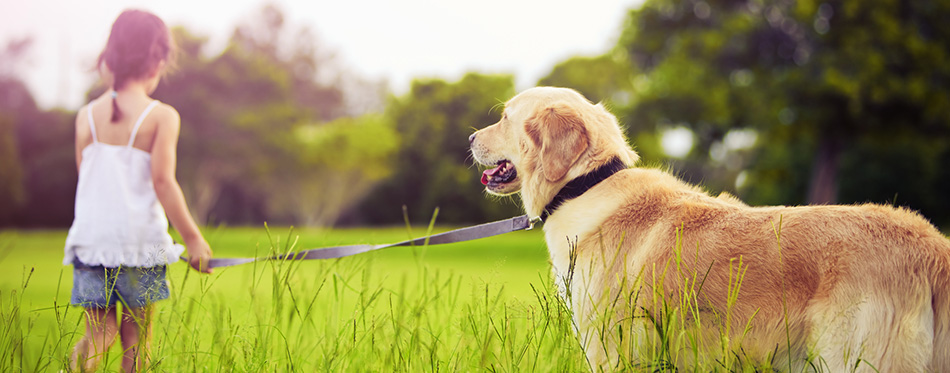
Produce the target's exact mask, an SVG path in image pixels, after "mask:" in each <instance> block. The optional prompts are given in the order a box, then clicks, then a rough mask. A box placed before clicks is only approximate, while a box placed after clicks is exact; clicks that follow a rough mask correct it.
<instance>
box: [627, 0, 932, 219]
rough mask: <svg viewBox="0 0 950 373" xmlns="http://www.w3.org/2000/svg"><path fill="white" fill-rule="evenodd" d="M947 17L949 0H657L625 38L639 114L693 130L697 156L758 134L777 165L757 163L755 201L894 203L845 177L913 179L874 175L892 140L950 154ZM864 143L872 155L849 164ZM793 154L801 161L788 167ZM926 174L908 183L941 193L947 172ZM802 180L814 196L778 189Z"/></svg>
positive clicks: (632, 18) (634, 19) (633, 17)
mask: <svg viewBox="0 0 950 373" xmlns="http://www.w3.org/2000/svg"><path fill="white" fill-rule="evenodd" d="M947 15H950V3H947V2H940V1H918V2H906V1H897V0H878V1H861V2H853V1H852V2H847V1H819V0H802V1H776V2H762V1H754V0H749V1H701V0H700V1H693V0H689V1H680V0H652V1H647V2H646V3H645V4H644V5H643V7H642V8H641V9H639V10H633V11H631V12H630V15H629V17H628V19H627V22H626V24H625V26H624V31H623V34H622V36H621V38H620V43H619V45H620V47H621V48H623V50H625V51H627V53H628V55H629V56H630V59H631V61H632V62H633V64H634V66H635V67H636V68H638V69H640V70H642V71H643V72H644V76H643V77H642V78H638V79H639V80H640V81H641V82H642V84H636V83H635V89H636V88H638V89H636V93H637V94H636V95H635V97H636V98H637V99H636V102H635V104H634V105H632V106H631V108H630V109H629V112H630V116H631V117H632V118H635V120H637V121H643V122H647V123H663V122H667V123H682V124H684V125H686V126H688V127H690V128H691V129H692V130H693V131H694V132H695V133H696V134H697V138H698V139H699V141H698V142H697V143H698V144H697V147H696V149H695V151H694V157H696V158H697V159H703V158H708V154H709V152H710V150H711V148H712V146H713V145H714V144H716V143H717V142H721V141H722V139H723V138H724V137H725V135H726V134H727V133H728V132H729V131H730V130H733V129H736V128H750V129H755V130H756V131H758V133H759V140H760V141H759V144H760V145H761V146H760V147H759V148H758V149H757V153H756V154H757V156H758V158H759V159H764V160H767V161H768V162H762V163H760V162H755V163H756V164H760V165H761V166H757V167H753V168H752V170H751V173H750V176H749V180H750V184H754V185H756V188H750V190H751V192H750V193H749V195H750V196H751V197H752V198H751V199H753V200H754V201H753V202H766V203H801V202H806V201H807V202H810V203H829V202H835V201H844V202H854V201H863V200H872V201H879V202H884V201H891V200H893V196H894V192H896V191H895V190H887V191H885V190H878V191H876V192H875V194H873V195H872V194H870V193H867V192H868V190H867V189H862V190H856V189H852V188H844V187H843V185H841V180H862V182H863V183H868V182H872V181H875V182H872V183H877V184H881V182H883V181H884V180H881V179H879V178H880V177H886V178H891V179H893V178H895V176H898V175H906V176H911V175H907V174H905V173H903V171H902V170H901V169H899V168H898V169H895V170H891V173H890V174H884V175H881V174H879V175H877V176H872V175H870V174H868V173H865V170H867V169H870V168H875V167H878V166H870V165H872V164H879V165H881V166H884V165H885V164H886V163H888V162H889V160H888V159H886V157H887V155H888V152H887V151H886V150H887V149H888V146H887V143H888V142H889V141H888V140H889V139H895V140H899V139H904V140H901V141H906V142H909V143H912V144H922V146H919V147H916V148H917V149H916V150H911V148H915V147H914V146H911V147H910V148H908V149H907V151H908V152H916V156H914V157H911V158H906V157H904V158H905V159H907V160H910V159H917V160H920V159H921V158H922V157H931V158H933V157H934V156H936V158H940V157H942V155H941V154H945V153H946V152H947V149H946V146H941V145H940V144H946V138H947V135H948V132H950V106H948V105H946V104H945V103H946V102H950V49H948V48H947V47H946V46H947V45H948V43H950V27H948V26H947V24H946V22H943V21H942V20H943V19H944V18H945V17H946V16H947ZM878 147H880V148H878ZM788 148H793V149H795V150H794V151H793V152H791V154H789V151H788ZM872 148H873V149H875V151H873V152H872V151H869V149H872ZM862 149H863V150H862ZM924 150H926V151H930V152H936V153H935V154H924V153H923V151H924ZM777 153H785V155H784V156H782V155H780V154H777ZM859 153H860V154H862V155H868V156H870V158H864V159H861V161H860V165H859V164H858V163H857V162H853V161H848V160H849V159H857V158H856V157H857V154H859ZM809 156H811V157H810V160H805V161H804V162H803V158H807V157H809ZM783 157H785V158H784V159H787V160H788V162H787V164H790V165H795V166H793V167H789V168H788V170H786V171H779V172H776V170H775V169H774V167H777V166H779V165H780V164H781V163H782V162H781V160H782V159H783ZM789 157H790V158H789ZM776 160H779V162H775V161H776ZM849 162H850V163H849ZM803 163H804V164H807V166H804V167H802V166H801V165H802V164H803ZM924 163H925V164H926V162H924ZM846 165H847V166H853V167H852V168H844V167H843V166H846ZM765 167H768V168H765ZM921 167H927V166H921ZM920 171H921V172H922V174H921V176H913V177H911V179H922V180H920V182H919V183H915V186H914V187H908V188H902V190H905V191H910V190H917V192H919V191H920V190H921V189H928V190H934V189H935V188H936V187H937V186H936V183H939V182H940V181H939V180H943V179H944V178H945V177H943V176H940V175H943V174H945V172H942V171H938V170H932V171H926V172H924V171H923V170H920ZM928 175H934V176H932V177H931V176H928ZM802 179H805V180H810V181H809V182H808V186H807V192H805V191H800V192H795V193H789V192H778V193H776V192H771V191H768V190H769V189H771V188H778V189H782V188H790V187H794V186H796V185H798V186H800V184H799V180H802ZM846 193H847V194H846ZM878 193H879V194H878ZM912 193H913V192H912ZM774 197H782V198H792V199H784V200H772V199H771V198H774ZM799 198H801V199H799ZM915 207H917V208H921V209H924V207H925V206H915ZM931 207H933V205H931ZM943 210H944V211H946V208H943ZM941 215H942V216H943V219H946V217H948V214H946V213H943V214H941Z"/></svg>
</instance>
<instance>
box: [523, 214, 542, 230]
mask: <svg viewBox="0 0 950 373" xmlns="http://www.w3.org/2000/svg"><path fill="white" fill-rule="evenodd" d="M540 222H542V220H541V217H540V216H535V217H533V218H530V219H528V227H527V228H525V229H524V230H526V231H530V230H532V229H534V225H535V224H537V223H540Z"/></svg>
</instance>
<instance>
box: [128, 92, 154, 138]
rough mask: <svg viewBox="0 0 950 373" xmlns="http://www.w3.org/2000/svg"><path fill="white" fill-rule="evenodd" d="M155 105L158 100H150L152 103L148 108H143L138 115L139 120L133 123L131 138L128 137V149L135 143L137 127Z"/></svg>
mask: <svg viewBox="0 0 950 373" xmlns="http://www.w3.org/2000/svg"><path fill="white" fill-rule="evenodd" d="M155 105H158V100H152V102H150V103H149V104H148V106H146V107H145V110H142V114H141V115H139V119H138V120H137V121H135V127H132V136H129V147H130V148H131V147H132V143H134V142H135V135H136V134H137V133H138V132H139V127H141V126H142V122H144V121H145V117H147V116H148V113H149V112H150V111H152V108H154V107H155Z"/></svg>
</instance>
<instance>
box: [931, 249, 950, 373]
mask: <svg viewBox="0 0 950 373" xmlns="http://www.w3.org/2000/svg"><path fill="white" fill-rule="evenodd" d="M940 238H942V240H939V239H938V241H939V242H938V243H937V248H936V249H937V250H935V251H936V254H937V255H936V257H935V258H934V259H935V260H934V270H933V272H932V276H931V280H930V284H931V294H932V297H933V300H932V305H933V312H934V319H933V320H934V343H933V359H932V360H931V371H933V372H950V240H948V239H946V238H944V237H940Z"/></svg>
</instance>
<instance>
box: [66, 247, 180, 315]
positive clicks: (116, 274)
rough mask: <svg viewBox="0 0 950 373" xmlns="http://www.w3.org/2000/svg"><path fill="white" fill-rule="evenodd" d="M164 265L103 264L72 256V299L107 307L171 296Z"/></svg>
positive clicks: (76, 302)
mask: <svg viewBox="0 0 950 373" xmlns="http://www.w3.org/2000/svg"><path fill="white" fill-rule="evenodd" d="M168 295H169V289H168V280H167V279H166V278H165V266H164V265H159V266H155V267H145V268H143V267H118V268H114V267H103V266H101V265H94V266H90V265H86V264H84V263H82V262H80V261H79V260H78V259H74V260H73V294H72V297H71V298H70V302H71V303H72V304H73V305H76V306H82V307H85V308H108V307H114V306H115V305H116V303H122V305H123V306H126V307H144V306H147V305H149V304H152V303H155V302H156V301H160V300H162V299H166V298H168Z"/></svg>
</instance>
